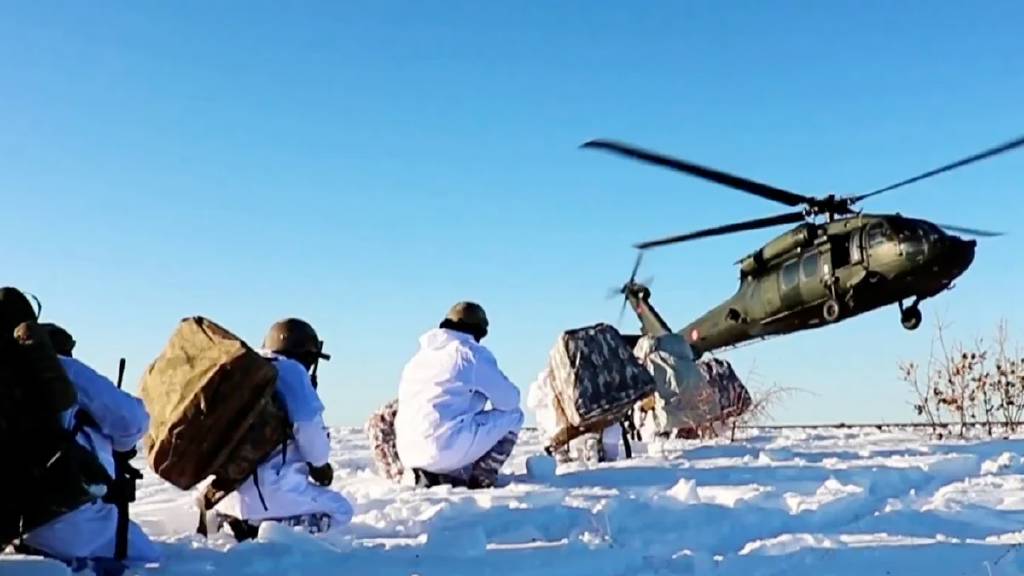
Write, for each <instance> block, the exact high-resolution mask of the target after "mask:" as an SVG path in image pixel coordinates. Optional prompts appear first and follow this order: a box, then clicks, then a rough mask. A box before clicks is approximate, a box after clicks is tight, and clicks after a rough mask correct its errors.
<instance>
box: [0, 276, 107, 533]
mask: <svg viewBox="0 0 1024 576" xmlns="http://www.w3.org/2000/svg"><path fill="white" fill-rule="evenodd" d="M27 302H28V301H27V300H26V299H25V297H24V295H23V294H21V293H20V292H18V291H17V290H15V289H13V288H2V289H0V453H2V454H3V455H4V473H3V474H2V475H0V494H2V495H3V497H2V498H0V549H2V548H3V547H6V546H7V545H8V544H10V543H12V542H14V541H15V540H17V539H18V538H20V537H21V536H22V535H24V534H26V533H28V532H31V531H32V530H34V529H36V528H39V527H40V526H43V525H45V524H47V523H49V522H50V521H52V520H54V519H56V518H58V517H59V516H62V515H64V514H66V513H68V512H71V511H73V510H76V509H78V508H79V507H81V506H83V505H85V504H88V503H90V502H93V501H96V500H98V499H100V498H101V497H103V496H104V495H105V493H106V491H107V489H108V488H109V487H110V485H111V482H112V481H113V479H112V478H111V476H110V474H109V473H108V472H107V470H106V469H105V468H104V467H103V465H102V464H101V463H100V461H99V459H98V458H97V457H96V455H95V454H94V453H93V452H92V451H91V450H89V449H88V448H86V447H84V446H82V445H81V444H79V443H78V442H77V441H76V440H75V436H76V432H77V429H76V428H73V429H71V430H69V429H67V428H66V427H65V426H64V424H65V418H66V417H67V416H68V414H67V411H68V410H70V409H72V408H74V407H75V405H76V404H77V402H78V396H77V394H76V392H75V388H74V386H73V385H72V383H71V381H70V380H69V379H68V376H67V374H66V373H65V372H64V369H63V367H62V366H61V364H60V360H59V359H58V358H57V355H56V353H55V352H54V350H53V347H52V345H51V343H50V341H49V339H48V337H47V333H46V331H45V330H44V329H43V328H42V327H41V326H40V325H39V324H37V323H36V321H35V313H34V312H33V311H32V309H31V306H30V305H28V304H27ZM26 306H27V309H28V311H27V313H26V311H25V308H26Z"/></svg>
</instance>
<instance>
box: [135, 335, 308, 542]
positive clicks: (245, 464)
mask: <svg viewBox="0 0 1024 576" xmlns="http://www.w3.org/2000/svg"><path fill="white" fill-rule="evenodd" d="M276 384H277V369H276V368H275V367H274V364H273V362H272V361H270V360H268V359H266V358H264V357H263V356H260V355H259V354H258V353H256V352H255V351H254V350H252V348H250V347H249V346H248V345H246V343H245V342H243V341H242V340H241V339H239V338H238V337H237V336H235V335H234V334H232V333H231V332H229V331H227V330H225V329H224V328H222V327H221V326H219V325H217V324H216V323H214V322H212V321H210V320H208V319H206V318H202V317H199V316H196V317H191V318H185V319H184V320H182V321H181V323H180V324H179V325H178V328H177V330H175V332H174V334H173V335H172V336H171V339H170V341H169V342H168V343H167V346H166V347H165V348H164V350H163V352H162V353H161V354H160V356H159V357H158V358H157V359H156V360H155V361H153V363H152V364H150V366H149V368H148V369H147V370H146V373H145V375H143V377H142V388H141V396H142V401H143V402H144V403H145V404H146V408H147V409H148V410H149V414H150V429H149V432H148V433H147V434H146V437H145V439H144V440H143V445H144V446H145V449H146V452H147V457H148V459H149V464H150V466H151V467H152V468H153V470H154V471H155V472H156V473H157V474H158V475H159V476H160V477H161V478H163V479H164V480H167V481H168V482H170V483H171V484H173V485H174V486H176V487H178V488H180V489H182V490H189V489H191V488H193V487H195V486H196V485H197V484H199V483H200V482H202V481H204V480H206V479H207V478H209V477H210V476H214V477H215V478H214V480H213V481H212V482H211V484H210V486H209V487H208V488H207V489H206V491H205V492H204V494H203V495H202V498H201V500H200V503H199V504H200V508H201V509H202V510H201V520H202V512H205V510H208V509H210V508H212V507H213V506H214V505H215V504H216V503H217V502H219V501H220V500H222V499H223V498H224V497H225V496H227V495H228V494H229V493H231V492H233V491H235V490H236V489H237V488H238V487H239V486H240V485H241V484H242V482H244V481H245V480H246V479H248V478H249V477H250V476H252V475H253V474H254V473H255V472H256V470H257V468H258V466H259V465H260V464H261V463H263V462H264V461H265V460H266V459H267V458H268V457H269V456H270V455H271V454H272V453H273V452H274V450H276V449H277V448H279V447H282V446H283V445H284V444H285V443H286V442H287V441H288V439H289V437H290V434H291V432H290V431H291V424H290V422H289V421H288V416H287V413H286V412H285V411H284V409H283V407H282V406H281V404H280V401H279V400H278V399H277V396H276V395H275V393H274V392H275V389H276ZM255 480H256V482H257V484H256V486H257V490H258V489H259V482H258V478H256V479H255ZM261 497H262V494H261ZM264 506H265V504H264ZM204 527H205V526H204V525H203V523H202V521H201V522H200V530H199V531H200V532H201V533H204Z"/></svg>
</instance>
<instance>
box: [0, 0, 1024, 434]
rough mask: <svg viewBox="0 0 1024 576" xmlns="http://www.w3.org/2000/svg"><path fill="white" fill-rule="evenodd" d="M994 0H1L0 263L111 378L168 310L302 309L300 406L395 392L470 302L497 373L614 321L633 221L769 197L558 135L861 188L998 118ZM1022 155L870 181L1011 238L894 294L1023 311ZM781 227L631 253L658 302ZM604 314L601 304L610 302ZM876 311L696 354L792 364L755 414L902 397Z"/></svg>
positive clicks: (885, 326) (232, 315) (900, 412)
mask: <svg viewBox="0 0 1024 576" xmlns="http://www.w3.org/2000/svg"><path fill="white" fill-rule="evenodd" d="M1022 22H1024V3H1021V2H1017V1H995V2H984V3H976V4H975V3H968V2H945V1H940V2H936V1H907V2H883V1H878V0H872V1H858V2H847V1H844V2H810V1H804V2H782V1H779V2H642V3H633V2H630V3H626V2H622V3H611V2H529V3H525V2H501V3H499V2H402V3H395V2H365V3H347V2H346V3H340V2H319V3H316V2H288V3H285V2H216V3H209V2H173V3H162V4H158V3H152V2H145V3H138V2H123V3H113V2H88V3H73V2H18V3H12V2H0V198H2V200H3V203H2V205H3V209H2V210H0V227H2V230H3V238H4V244H5V248H4V250H3V252H2V253H0V271H2V277H0V282H2V283H4V284H13V285H17V286H19V287H21V288H23V289H26V290H28V291H31V292H34V293H36V294H38V295H39V297H40V298H41V299H42V300H43V302H44V311H43V315H44V317H46V318H48V319H51V320H56V321H60V322H62V323H63V324H65V325H66V326H67V327H68V328H69V329H70V330H71V331H72V332H73V333H74V334H75V336H76V338H77V340H78V342H79V345H78V349H77V353H78V355H79V356H80V357H82V358H83V359H85V360H87V361H88V362H90V363H91V364H93V365H95V366H96V367H97V368H99V369H100V370H101V371H105V372H107V373H113V372H114V369H115V366H116V361H117V358H118V357H119V356H122V355H123V356H126V357H127V358H128V360H129V364H128V366H129V370H128V379H127V382H128V384H127V386H128V388H129V389H134V388H136V387H137V383H138V380H139V377H140V375H141V373H142V371H143V368H144V366H145V364H147V363H148V362H150V361H151V360H152V359H153V358H154V357H155V356H156V355H157V354H158V353H159V352H160V350H161V348H162V347H163V345H164V344H165V342H166V340H167V338H168V337H169V336H170V334H171V332H172V330H173V329H174V327H175V324H176V322H177V321H178V320H179V319H180V318H182V317H184V316H188V315H195V314H199V315H206V316H209V317H211V318H213V319H214V320H216V321H218V322H220V323H222V324H224V325H225V326H227V327H228V328H230V329H231V330H233V331H235V332H236V333H238V334H239V335H240V336H242V337H244V338H245V339H247V340H248V341H249V342H251V343H253V344H258V343H259V342H260V341H261V339H262V336H263V333H264V331H265V330H266V328H267V327H268V326H269V325H270V324H271V323H272V322H273V321H274V320H277V319H279V318H281V317H283V316H288V315H296V316H301V317H303V318H306V319H308V320H309V321H311V322H312V323H313V324H314V325H315V326H316V327H317V328H318V330H319V331H320V333H321V336H322V337H323V338H324V340H326V342H327V345H326V347H327V349H328V350H329V351H330V352H331V353H333V354H334V359H333V361H331V362H329V363H326V364H325V365H323V366H322V371H321V390H322V394H323V396H324V399H325V403H326V404H327V407H328V412H327V417H328V419H329V421H331V422H332V423H336V424H352V425H355V424H361V423H362V422H364V421H365V419H366V418H367V417H368V416H369V414H370V413H371V411H372V410H373V409H375V408H376V407H377V406H379V405H380V404H382V403H383V402H385V401H386V400H388V399H390V398H391V397H393V395H394V394H395V391H396V387H397V379H398V375H399V373H400V371H401V368H402V365H403V363H404V362H405V361H406V360H407V359H408V357H409V356H410V354H411V353H412V352H413V351H414V350H415V347H416V339H417V337H418V336H419V335H420V333H422V332H423V331H425V330H427V329H429V328H431V327H433V326H435V325H436V324H437V322H438V321H439V320H440V318H441V317H442V315H443V313H444V312H445V310H446V309H447V308H448V306H449V305H450V304H452V303H453V302H454V301H456V300H459V299H474V300H477V301H479V302H481V303H483V304H484V305H485V307H486V308H487V310H488V312H489V314H490V316H491V319H492V337H491V338H489V339H488V341H487V343H488V344H489V345H490V346H491V348H492V349H493V350H494V352H495V354H496V355H497V357H498V360H499V362H500V363H501V365H502V366H503V367H504V368H505V370H506V372H507V373H508V374H509V376H510V377H512V378H513V380H515V381H516V382H517V383H518V384H519V385H520V386H521V387H522V389H523V391H524V393H525V390H526V387H527V386H528V385H529V383H530V382H531V381H532V379H533V378H534V376H535V375H536V374H537V372H538V371H539V370H540V369H541V368H542V366H543V365H544V363H545V360H546V354H547V352H548V350H549V349H550V347H551V345H552V343H553V342H554V339H555V337H556V336H557V334H558V333H559V332H560V331H561V330H564V329H568V328H572V327H577V326H581V325H584V324H589V323H593V322H598V321H610V322H614V321H615V320H616V317H617V315H618V311H619V302H618V301H612V300H607V299H606V295H607V291H608V289H609V288H610V287H612V286H615V285H620V284H621V283H622V282H623V281H624V280H625V277H626V275H627V274H628V271H629V267H630V266H631V264H632V260H633V256H634V253H633V251H632V249H631V248H630V246H631V244H632V243H633V242H636V241H640V240H645V239H650V238H654V237H658V236H661V235H666V234H672V233H678V232H684V231H688V230H691V229H695V228H701V227H705V226H712V225H716V224H720V223H725V222H728V221H733V220H739V219H745V218H753V217H759V216H765V215H769V214H774V213H777V212H780V211H781V210H780V209H779V208H780V207H778V206H776V205H773V204H771V203H769V202H767V201H764V200H761V199H759V198H755V197H748V196H746V195H743V194H741V193H739V192H735V191H732V190H729V189H724V188H720V187H717V186H715V185H712V184H709V183H705V182H701V181H698V180H694V179H692V178H688V177H685V176H682V175H678V174H675V173H671V172H668V171H666V170H662V169H659V168H655V167H652V166H647V165H643V164H639V163H636V162H631V161H627V160H625V159H621V158H617V157H613V156H611V155H607V154H602V153H599V152H595V151H585V150H580V149H578V146H579V144H581V143H582V142H584V141H586V140H588V139H591V138H597V137H607V138H617V139H622V140H626V141H629V142H634V143H637V144H640V145H643V146H646V147H651V148H655V149H659V150H662V151H665V152H667V153H672V154H676V155H679V156H682V157H684V158H688V159H690V160H693V161H696V162H700V163H705V164H710V165H713V166H717V167H720V168H722V169H725V170H730V171H734V172H737V173H740V174H744V175H747V176H749V177H752V178H755V179H759V180H762V181H766V182H769V183H772V184H776V185H778V186H782V187H786V188H789V189H792V190H794V191H796V192H799V193H803V194H811V195H817V194H826V193H829V192H837V193H851V194H852V193H860V192H865V191H868V190H871V189H874V188H876V187H879V186H882V185H885V184H888V183H890V182H893V181H896V180H899V179H902V178H904V177H906V176H910V175H913V174H916V173H918V172H922V171H924V170H927V169H930V168H932V167H934V166H936V165H939V164H942V163H945V162H947V161H950V160H954V159H956V158H959V157H961V156H965V155H967V154H970V153H973V152H975V151H977V150H980V149H982V148H985V147H988V146H990V145H993V144H997V143H1000V142H1003V141H1005V140H1008V139H1010V138H1012V137H1015V136H1017V135H1019V134H1021V133H1024V58H1022V54H1024V34H1022V33H1021V24H1022ZM1022 193H1024V151H1020V152H1017V153H1015V154H1011V155H1006V156H1002V157H1000V158H997V159H994V160H991V161H988V162H986V163H983V164H978V165H975V166H972V167H969V168H966V169H963V170H961V171H959V172H956V173H953V174H949V175H944V176H940V177H938V178H935V179H933V180H930V181H928V182H926V183H922V184H919V185H915V186H913V187H908V188H906V189H904V190H900V191H898V192H893V193H891V194H888V195H883V196H881V197H879V198H877V199H874V200H872V201H869V202H868V203H867V205H866V206H865V208H866V209H868V210H870V211H895V210H899V211H902V212H903V213H905V214H908V215H914V216H920V217H925V218H930V219H934V220H936V221H939V222H946V223H956V224H961V225H966V226H975V227H985V228H991V229H996V230H1003V231H1006V232H1009V233H1010V235H1008V236H1005V237H1002V238H997V239H992V240H983V241H982V242H981V245H980V247H979V251H978V257H977V259H976V261H975V264H974V266H973V268H972V269H971V270H970V271H969V272H968V274H967V275H966V276H965V277H964V278H963V279H962V280H961V281H960V282H959V283H958V286H957V287H956V289H955V290H953V291H952V292H949V293H946V294H944V295H942V296H940V297H939V298H937V299H936V300H934V301H929V302H927V303H926V304H924V306H923V309H924V311H925V318H926V321H927V322H929V324H930V323H931V321H932V320H933V319H934V314H935V313H940V314H942V315H943V317H944V318H945V320H946V321H948V322H950V323H951V324H952V327H951V328H950V331H951V333H952V334H953V335H954V336H956V337H959V338H967V339H969V338H973V337H975V336H979V335H985V334H988V333H990V332H991V331H992V330H991V329H992V327H993V326H994V325H995V323H996V322H997V321H998V319H999V318H1000V317H1006V318H1008V319H1009V320H1010V322H1011V328H1014V329H1015V332H1016V334H1017V336H1018V338H1019V339H1021V340H1024V311H1022V308H1021V305H1020V303H1019V302H1020V300H1019V294H1020V290H1021V288H1020V286H1021V284H1022V282H1024V266H1022V265H1021V259H1020V250H1021V248H1022V247H1024V245H1022V242H1021V240H1022V238H1024V229H1022V228H1021V223H1020V219H1021V216H1024V210H1022V209H1021V208H1020V204H1019V201H1020V198H1021V194H1022ZM783 230H784V229H773V230H768V231H760V232H752V233H746V234H741V235H736V236H731V237H726V238H720V239H710V240H704V241H701V242H696V243H692V244H689V245H686V246H680V247H670V248H665V249H662V250H658V251H655V252H652V253H651V254H650V255H649V257H648V258H647V259H646V261H645V266H644V270H643V271H642V272H641V276H642V277H643V276H647V275H653V276H655V278H656V280H655V283H654V286H653V291H654V303H655V304H656V305H657V306H658V307H659V309H660V310H661V312H662V314H663V315H664V316H665V317H666V318H667V319H668V321H669V322H670V323H671V324H672V325H673V326H676V327H680V326H682V325H683V324H685V323H686V322H689V321H690V320H691V319H693V318H694V317H696V316H697V315H698V314H700V313H701V312H703V311H704V310H705V309H706V308H708V307H710V306H712V305H714V304H717V303H718V302H719V301H720V300H721V299H723V298H725V297H726V296H728V295H729V294H731V293H732V292H733V291H734V290H735V288H736V285H737V275H738V271H737V269H736V267H735V266H734V265H733V264H732V263H733V262H734V261H735V260H737V259H738V258H739V257H741V256H743V255H744V254H746V253H747V252H749V251H751V250H753V249H754V248H756V247H757V246H758V245H759V244H760V243H762V242H764V241H766V240H768V239H770V238H771V237H772V236H773V235H774V234H776V233H780V232H782V231H783ZM630 320H631V319H630V318H628V317H627V321H626V323H624V326H623V328H624V329H630V330H632V329H635V327H636V324H635V321H630ZM928 328H929V326H925V327H923V328H922V329H921V330H919V331H917V332H915V333H909V332H906V331H904V330H903V329H902V328H901V327H900V325H899V321H898V313H897V310H895V309H887V310H882V311H878V312H875V313H873V314H870V315H865V316H862V317H859V318H857V319H854V320H851V321H848V322H844V323H842V324H840V325H838V326H833V327H829V328H826V329H823V330H817V331H813V332H807V333H803V334H799V335H794V336H789V337H785V338H780V339H777V340H774V341H771V342H767V343H762V344H757V345H755V346H750V347H748V348H744V349H742V350H737V351H734V352H731V353H728V354H726V355H725V357H726V358H728V359H730V360H731V361H733V363H734V364H735V366H736V368H737V369H738V371H739V372H740V373H741V375H746V374H748V372H749V371H750V370H751V368H752V367H753V368H754V369H755V370H756V373H757V377H756V378H753V379H752V380H753V384H754V385H755V387H756V385H767V384H770V383H773V382H775V383H779V384H781V385H786V386H793V387H799V388H802V389H805V390H807V391H808V393H806V394H800V395H797V396H795V397H793V398H791V399H790V400H789V401H788V402H787V403H786V404H784V405H783V406H781V407H780V408H779V409H778V410H777V412H776V417H777V419H778V420H780V421H789V422H806V421H820V420H847V421H855V420H875V419H890V420H891V419H902V418H909V417H911V416H912V413H911V410H910V407H909V405H908V404H907V400H908V399H909V396H908V394H907V392H906V389H905V387H904V386H903V385H902V384H901V383H900V382H899V381H898V380H897V378H896V375H897V370H896V368H897V362H898V361H899V360H900V359H901V358H921V357H923V356H926V355H927V351H928V345H929V339H930V330H929V329H928Z"/></svg>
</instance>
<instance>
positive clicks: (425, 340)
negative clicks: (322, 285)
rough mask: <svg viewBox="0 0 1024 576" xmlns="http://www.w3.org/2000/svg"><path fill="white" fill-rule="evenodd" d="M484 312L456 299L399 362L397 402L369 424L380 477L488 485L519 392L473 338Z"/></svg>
mask: <svg viewBox="0 0 1024 576" xmlns="http://www.w3.org/2000/svg"><path fill="white" fill-rule="evenodd" d="M487 329H488V321H487V315H486V314H485V313H484V309H483V308H482V307H480V305H478V304H475V303H472V302H460V303H459V304H456V305H455V306H454V307H452V309H451V310H450V311H449V312H448V314H447V316H446V317H445V319H444V320H443V321H442V322H441V324H440V326H439V327H438V328H435V329H433V330H430V331H429V332H427V333H426V334H424V335H423V336H421V337H420V339H419V342H420V349H419V351H418V352H417V353H416V355H415V356H413V358H412V359H411V360H410V361H409V363H408V364H406V366H405V369H404V370H403V372H402V379H401V383H400V384H399V389H398V400H397V401H396V402H392V403H390V404H388V405H387V406H385V408H384V409H383V410H382V411H381V412H379V413H378V414H376V415H375V416H374V417H373V418H372V419H371V422H370V424H369V427H368V428H369V432H370V436H371V440H372V442H373V444H374V451H375V457H376V459H377V462H378V465H379V466H380V468H381V469H382V470H383V472H384V474H385V475H387V476H388V477H390V478H392V479H395V480H397V479H399V478H401V477H402V476H403V475H404V474H411V476H412V478H413V479H414V480H415V482H416V484H417V485H418V486H434V485H439V484H450V485H453V486H464V487H468V488H488V487H491V486H493V485H494V484H495V481H496V480H497V476H498V471H499V469H500V468H501V466H502V464H504V463H505V460H507V459H508V457H509V455H511V453H512V448H513V447H514V446H515V443H516V440H517V438H518V434H519V430H520V429H521V428H522V425H523V412H522V410H521V409H520V407H519V389H518V388H516V386H515V385H514V384H512V382H510V381H509V379H508V378H507V377H506V376H505V375H504V374H503V373H502V372H501V370H500V369H499V368H498V363H497V361H496V360H495V358H494V355H493V354H491V352H490V350H488V349H487V348H485V347H484V346H483V345H482V344H480V341H481V340H483V339H484V337H485V336H487Z"/></svg>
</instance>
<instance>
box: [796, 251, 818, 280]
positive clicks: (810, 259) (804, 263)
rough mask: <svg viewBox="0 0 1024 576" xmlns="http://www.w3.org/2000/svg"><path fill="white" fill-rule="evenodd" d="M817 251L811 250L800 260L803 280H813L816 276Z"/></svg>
mask: <svg viewBox="0 0 1024 576" xmlns="http://www.w3.org/2000/svg"><path fill="white" fill-rule="evenodd" d="M818 260H819V259H818V253H817V252H816V251H815V252H811V253H809V254H807V255H806V256H804V259H803V260H801V261H800V269H801V272H802V275H803V278H804V280H814V279H815V278H817V277H818Z"/></svg>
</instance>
